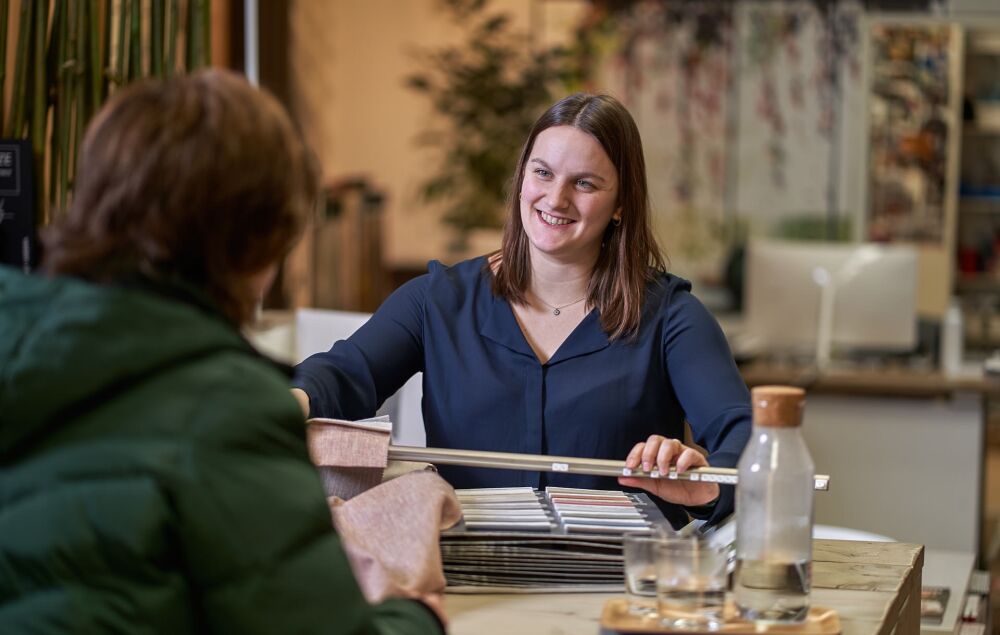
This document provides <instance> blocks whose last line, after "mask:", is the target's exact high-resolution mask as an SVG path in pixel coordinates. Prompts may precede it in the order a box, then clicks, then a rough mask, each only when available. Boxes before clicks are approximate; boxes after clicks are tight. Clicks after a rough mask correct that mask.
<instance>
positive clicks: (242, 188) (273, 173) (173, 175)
mask: <svg viewBox="0 0 1000 635" xmlns="http://www.w3.org/2000/svg"><path fill="white" fill-rule="evenodd" d="M78 166H79V168H78V170H77V175H76V183H75V186H74V192H73V202H72V205H71V206H70V209H69V210H68V213H67V214H66V216H65V217H64V218H62V219H60V221H59V222H57V223H56V224H55V225H54V226H52V227H51V228H49V230H48V231H47V232H46V235H45V236H44V246H45V250H44V256H43V267H44V269H45V270H46V271H47V272H49V273H51V274H61V275H73V276H78V277H81V278H85V279H88V280H92V281H95V282H115V281H120V280H123V279H128V278H130V277H134V276H137V275H141V276H147V277H152V278H154V279H155V278H160V277H163V278H169V277H179V278H181V279H182V280H185V281H186V282H189V283H192V284H195V285H197V286H198V287H200V288H203V289H205V290H206V291H207V292H208V294H209V295H210V296H211V298H212V299H213V300H214V301H215V302H216V303H217V304H218V307H219V309H220V310H221V311H222V313H223V314H224V315H225V316H226V317H227V318H228V319H229V320H230V321H232V322H233V323H235V324H243V323H245V322H246V321H247V320H248V319H250V317H251V315H252V312H253V309H254V304H255V301H256V298H253V297H250V296H251V295H252V294H250V293H249V290H248V289H247V285H246V278H247V277H248V276H249V275H251V274H255V273H258V272H260V271H263V270H264V269H266V268H267V267H268V266H270V265H272V264H275V263H277V262H278V261H279V260H280V259H281V258H282V257H283V256H284V255H285V254H287V252H288V251H289V249H291V247H292V245H293V244H294V243H295V241H296V240H297V238H298V237H299V234H300V232H301V229H302V227H303V225H304V222H305V220H306V218H307V214H308V213H309V211H310V210H311V209H312V206H313V205H314V204H315V200H316V195H317V192H318V175H317V170H316V165H315V162H314V160H313V158H312V155H311V154H310V153H309V151H308V149H307V148H306V147H305V145H304V144H303V142H302V140H301V138H300V136H299V134H298V133H297V131H296V130H295V128H294V127H293V125H292V123H291V121H290V120H289V118H288V115H287V114H286V113H285V110H284V109H283V108H282V107H281V105H280V104H279V103H278V102H277V100H276V99H274V97H272V96H271V95H269V94H267V93H265V92H263V91H259V90H257V89H255V88H253V87H252V86H251V85H250V84H248V83H247V82H246V80H244V79H243V78H242V77H240V76H239V75H236V74H234V73H231V72H227V71H220V70H206V71H200V72H198V73H195V74H192V75H188V76H181V77H176V78H173V79H169V80H166V81H162V80H148V81H144V82H140V83H137V84H134V85H132V86H129V87H127V88H125V89H124V90H122V91H121V92H120V93H119V94H118V95H116V96H115V97H114V98H113V99H112V100H111V101H110V102H109V103H108V104H107V105H105V106H104V108H103V109H102V110H101V111H100V112H99V113H98V114H97V116H96V117H95V118H94V121H93V122H92V123H91V124H90V126H89V128H88V130H87V134H86V137H85V139H84V143H83V148H82V150H81V152H80V157H79V162H78Z"/></svg>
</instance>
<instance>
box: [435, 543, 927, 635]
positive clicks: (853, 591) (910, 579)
mask: <svg viewBox="0 0 1000 635" xmlns="http://www.w3.org/2000/svg"><path fill="white" fill-rule="evenodd" d="M923 561H924V548H923V546H922V545H914V544H907V543H898V542H855V541H846V540H816V541H815V542H814V543H813V591H812V603H813V605H815V606H825V607H829V608H833V609H835V610H836V611H837V613H838V615H839V616H840V622H841V626H842V628H843V634H844V635H874V634H879V635H881V634H889V633H901V634H903V633H918V632H919V630H920V580H921V569H922V568H923ZM613 597H620V596H619V595H613V594H606V593H530V594H504V595H500V594H496V595H493V594H490V595H459V594H447V595H446V596H445V610H446V612H447V614H448V618H449V620H450V623H449V628H448V632H449V633H451V634H453V635H492V634H494V633H496V634H500V633H504V634H507V633H512V634H514V635H535V634H547V635H562V634H565V635H569V634H576V633H595V634H596V633H598V631H599V630H600V616H601V610H602V609H603V607H604V603H605V602H606V601H607V600H608V599H610V598H613Z"/></svg>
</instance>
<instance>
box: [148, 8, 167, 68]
mask: <svg viewBox="0 0 1000 635" xmlns="http://www.w3.org/2000/svg"><path fill="white" fill-rule="evenodd" d="M163 1H164V0H152V2H151V5H150V10H149V12H150V16H149V25H150V47H151V50H150V57H149V64H150V69H149V72H150V74H151V75H153V76H155V77H163V12H164V10H165V7H164V5H163Z"/></svg>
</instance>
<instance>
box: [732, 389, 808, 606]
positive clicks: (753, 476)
mask: <svg viewBox="0 0 1000 635" xmlns="http://www.w3.org/2000/svg"><path fill="white" fill-rule="evenodd" d="M751 399H752V401H753V433H752V434H751V436H750V441H749V442H747V446H746V448H745V449H744V450H743V454H742V456H741V457H740V461H739V465H738V470H739V485H738V486H737V488H736V574H735V577H734V582H733V595H734V599H735V602H736V606H737V608H738V610H739V613H740V616H741V617H742V618H744V619H750V620H758V621H765V622H801V621H803V620H805V619H806V615H807V614H808V612H809V590H810V586H811V577H812V576H811V563H812V525H813V486H814V483H813V476H814V473H815V470H814V466H813V461H812V457H810V456H809V449H808V448H807V447H806V444H805V441H804V440H803V438H802V434H801V431H800V424H801V423H802V409H803V406H804V404H805V392H804V391H803V390H802V389H800V388H792V387H790V386H759V387H757V388H754V389H753V391H752V392H751Z"/></svg>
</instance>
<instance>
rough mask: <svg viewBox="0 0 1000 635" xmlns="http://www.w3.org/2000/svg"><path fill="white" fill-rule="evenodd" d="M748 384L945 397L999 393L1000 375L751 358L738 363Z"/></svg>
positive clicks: (858, 393)
mask: <svg viewBox="0 0 1000 635" xmlns="http://www.w3.org/2000/svg"><path fill="white" fill-rule="evenodd" d="M740 374H741V375H743V380H744V381H745V382H746V383H747V385H748V386H761V385H765V384H782V385H788V386H799V387H801V388H804V389H806V390H807V391H808V392H823V393H842V394H852V395H871V396H885V397H926V398H936V397H948V396H950V395H952V394H954V393H956V392H971V393H980V394H982V395H984V396H989V397H994V398H995V397H1000V377H997V376H989V375H985V376H984V375H958V376H949V375H944V374H942V373H940V372H938V371H919V370H911V369H907V368H902V367H887V368H865V367H856V368H851V367H838V366H834V367H832V368H830V369H828V370H824V371H822V372H819V371H817V370H816V368H815V367H808V366H794V365H789V364H774V363H769V362H750V363H746V364H743V365H741V366H740Z"/></svg>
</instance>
